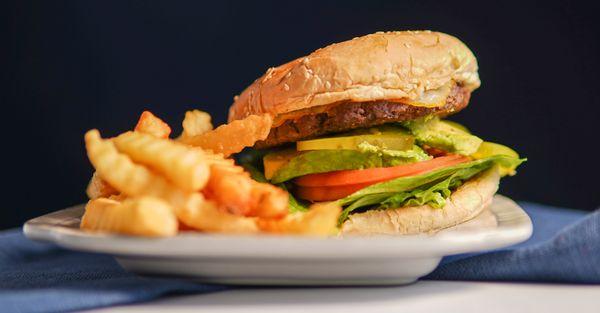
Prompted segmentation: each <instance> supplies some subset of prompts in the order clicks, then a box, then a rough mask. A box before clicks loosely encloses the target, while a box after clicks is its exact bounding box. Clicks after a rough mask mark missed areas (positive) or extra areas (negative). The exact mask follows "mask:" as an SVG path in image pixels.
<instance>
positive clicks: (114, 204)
mask: <svg viewBox="0 0 600 313" xmlns="http://www.w3.org/2000/svg"><path fill="white" fill-rule="evenodd" d="M271 123H272V121H271V118H270V116H268V115H265V116H250V117H248V118H246V119H244V120H239V121H235V122H232V123H230V124H226V125H222V126H220V127H218V128H216V129H214V130H213V127H212V124H211V118H210V115H208V114H207V113H205V112H201V111H197V110H194V111H190V112H187V113H186V115H185V119H184V121H183V123H182V124H183V133H182V134H181V136H179V137H178V138H177V139H175V140H173V139H169V135H170V134H171V128H170V127H169V125H167V124H166V123H165V122H163V121H162V120H161V119H159V118H158V117H156V116H154V115H153V114H152V113H150V112H147V111H146V112H144V113H143V114H142V115H141V117H140V120H139V122H138V123H137V125H136V127H135V129H134V131H128V132H125V133H123V134H120V135H119V136H117V137H114V138H110V139H104V138H102V137H101V135H100V132H99V131H98V130H95V129H93V130H90V131H88V132H87V133H86V134H85V144H86V150H87V154H88V157H89V159H90V162H91V163H92V165H93V166H94V168H95V169H96V172H95V173H94V175H93V176H92V179H91V181H90V183H89V185H88V188H87V194H88V196H89V198H90V201H89V202H88V203H87V205H86V209H85V214H84V215H83V217H82V220H81V228H82V229H85V230H89V231H98V232H109V233H118V234H126V235H133V236H153V237H159V236H173V235H176V234H177V233H178V232H179V231H180V230H182V229H186V230H197V231H203V232H219V233H238V234H240V233H244V234H248V233H259V232H267V233H288V234H304V235H318V236H327V235H331V234H333V233H334V232H335V230H336V222H337V217H338V215H339V212H340V208H339V207H338V206H336V205H328V204H320V205H314V206H312V207H311V209H310V210H309V211H308V212H307V213H294V214H288V194H287V192H286V191H284V190H282V189H279V188H277V187H276V186H273V185H270V184H267V183H260V182H257V181H255V180H253V179H252V178H251V177H250V175H249V174H248V173H247V172H245V171H244V169H243V168H242V167H240V166H237V165H236V164H235V162H234V161H233V159H228V158H226V157H228V156H229V155H231V154H233V153H237V152H239V151H241V150H242V149H243V148H244V147H248V146H252V145H254V143H255V142H256V141H259V140H263V139H265V138H266V137H267V135H268V133H269V130H270V128H271Z"/></svg>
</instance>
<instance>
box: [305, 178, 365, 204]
mask: <svg viewBox="0 0 600 313" xmlns="http://www.w3.org/2000/svg"><path fill="white" fill-rule="evenodd" d="M369 185H372V183H364V184H354V185H345V186H324V187H304V186H297V187H296V189H295V190H294V195H296V196H298V198H301V199H305V200H309V201H313V202H319V201H333V200H337V199H341V198H344V197H345V196H348V195H351V194H353V193H355V192H357V191H359V190H361V189H363V188H365V187H368V186H369Z"/></svg>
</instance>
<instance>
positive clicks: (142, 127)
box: [134, 111, 171, 138]
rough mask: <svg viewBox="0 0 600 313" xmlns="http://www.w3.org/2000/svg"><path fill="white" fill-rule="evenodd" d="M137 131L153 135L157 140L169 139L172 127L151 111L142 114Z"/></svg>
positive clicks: (136, 127) (136, 126)
mask: <svg viewBox="0 0 600 313" xmlns="http://www.w3.org/2000/svg"><path fill="white" fill-rule="evenodd" d="M134 130H135V131H137V132H141V133H146V134H151V135H153V136H155V137H157V138H169V135H170V134H171V127H169V124H167V123H165V122H164V121H163V120H161V119H160V118H158V117H157V116H156V115H154V114H152V112H150V111H144V112H142V115H141V116H140V119H139V121H138V123H137V125H135V128H134Z"/></svg>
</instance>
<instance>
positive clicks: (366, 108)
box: [254, 86, 471, 148]
mask: <svg viewBox="0 0 600 313" xmlns="http://www.w3.org/2000/svg"><path fill="white" fill-rule="evenodd" d="M470 96H471V92H470V91H469V90H468V89H467V88H464V87H461V86H455V87H454V88H453V89H452V91H451V92H450V95H449V96H448V98H447V99H446V104H445V105H443V106H441V107H434V108H426V107H417V106H412V105H408V104H404V103H399V102H390V101H386V100H381V101H368V102H352V101H345V102H339V103H337V104H333V105H330V106H329V108H327V110H326V111H324V112H319V113H313V114H307V115H303V116H301V117H299V118H296V119H289V120H286V121H285V122H284V123H283V124H281V125H279V126H277V127H275V128H273V129H271V132H270V133H269V136H268V137H267V139H265V140H264V141H259V142H257V143H256V144H255V146H254V147H256V148H267V147H273V146H277V145H281V144H284V143H287V142H295V141H298V140H300V139H309V138H314V137H318V136H322V135H325V134H329V133H336V132H342V131H346V130H350V129H355V128H362V127H371V126H376V125H381V124H385V123H390V122H402V121H409V120H413V119H416V118H419V117H422V116H427V115H431V114H434V115H438V116H446V115H450V114H452V113H455V112H458V111H460V110H462V109H464V108H465V107H466V106H467V104H468V103H469V98H470Z"/></svg>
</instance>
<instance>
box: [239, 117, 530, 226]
mask: <svg viewBox="0 0 600 313" xmlns="http://www.w3.org/2000/svg"><path fill="white" fill-rule="evenodd" d="M423 148H426V149H427V150H428V151H431V150H429V148H436V149H440V150H443V151H446V152H450V153H456V154H461V155H466V156H470V158H471V159H472V161H469V162H464V163H460V164H456V165H452V166H448V167H444V168H441V169H436V170H433V171H430V172H426V173H423V174H419V175H413V176H406V177H399V178H396V179H392V180H389V181H385V182H382V183H377V184H374V185H371V186H368V187H365V188H363V189H361V190H358V191H357V192H355V193H353V194H351V195H349V196H347V197H345V198H342V199H339V200H337V203H338V204H339V205H340V206H342V208H343V211H342V214H341V216H340V220H339V221H340V223H342V222H344V221H345V220H346V219H347V218H348V215H349V214H352V213H355V212H362V211H364V210H370V209H387V208H398V207H403V206H413V205H424V204H427V205H430V206H432V207H434V208H441V207H443V206H444V205H445V203H446V201H447V199H448V197H449V196H450V194H451V193H452V192H453V191H454V190H456V188H458V187H459V186H460V185H462V184H463V182H465V181H467V180H469V179H471V178H472V177H474V176H476V175H478V174H480V173H482V172H483V171H485V170H487V169H490V168H492V167H496V168H497V169H498V170H499V171H500V174H501V175H502V176H504V175H507V174H508V175H513V174H514V173H515V169H516V168H517V167H518V166H519V165H520V164H521V163H522V162H524V161H525V160H526V159H521V158H519V156H518V154H517V153H516V152H514V151H513V150H512V149H510V148H508V147H505V146H502V145H499V144H494V143H489V142H485V143H484V142H483V141H482V140H481V139H480V138H478V137H477V136H474V135H472V134H470V133H469V131H468V130H467V129H466V128H465V127H464V126H462V125H460V124H458V123H454V122H450V121H444V120H440V119H439V118H437V117H427V118H421V119H417V120H413V121H409V122H403V123H396V124H388V125H384V126H378V127H373V128H366V129H358V130H354V131H351V132H347V133H343V134H337V135H329V136H327V137H322V138H317V139H311V140H304V141H300V142H298V143H297V146H296V147H295V148H289V149H283V150H282V149H281V148H279V149H277V150H270V151H265V150H262V151H261V150H250V154H254V156H253V157H250V158H247V160H246V161H242V162H241V163H242V165H244V164H245V165H244V167H246V168H247V169H248V170H249V171H250V173H251V175H252V176H253V177H255V179H257V180H259V181H263V182H266V181H268V182H270V183H272V184H275V185H277V186H279V187H281V188H284V189H286V190H291V191H292V192H293V188H295V187H294V184H293V183H292V180H293V179H294V178H297V177H300V176H304V175H308V174H314V173H326V172H332V171H340V170H356V169H368V168H379V167H393V166H398V165H402V164H409V163H415V162H421V161H425V160H429V159H431V158H433V157H432V156H431V155H429V154H428V153H427V152H425V151H424V149H423ZM243 155H244V154H241V158H242V160H243V158H244V157H243ZM238 158H239V157H238ZM265 158H266V159H268V161H269V171H268V172H269V174H268V175H270V176H269V178H270V179H268V180H267V179H266V178H265V176H264V175H263V173H264V170H265V168H266V166H265V167H263V160H264V159H265ZM272 160H281V161H277V162H272ZM265 162H266V160H265ZM265 164H266V163H265ZM274 165H275V166H274ZM290 188H291V189H290ZM307 209H308V203H307V202H305V201H302V200H296V199H295V198H294V197H293V196H292V194H291V193H290V211H291V212H298V211H305V210H307Z"/></svg>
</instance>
